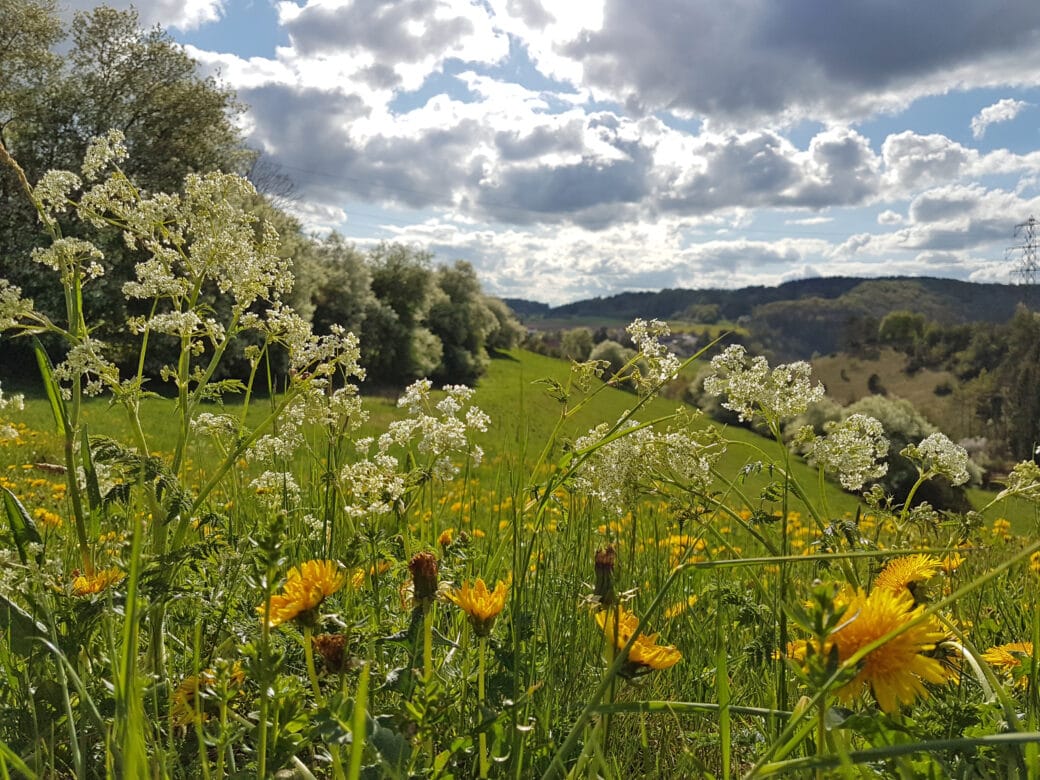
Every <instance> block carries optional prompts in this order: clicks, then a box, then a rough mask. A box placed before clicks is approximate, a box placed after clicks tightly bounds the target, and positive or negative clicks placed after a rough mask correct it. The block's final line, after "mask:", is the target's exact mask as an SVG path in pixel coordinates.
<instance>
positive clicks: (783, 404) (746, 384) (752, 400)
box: [704, 344, 824, 422]
mask: <svg viewBox="0 0 1040 780" xmlns="http://www.w3.org/2000/svg"><path fill="white" fill-rule="evenodd" d="M711 371H712V373H711V374H710V375H709V376H708V377H707V378H706V379H705V380H704V389H705V391H706V392H708V393H711V394H713V395H718V396H725V397H726V400H725V401H723V402H722V405H723V406H724V407H726V408H727V409H730V410H732V411H734V412H736V413H737V414H738V415H739V417H740V419H741V420H750V419H752V418H753V417H754V416H755V415H756V414H761V415H762V416H763V417H765V418H766V419H767V420H772V421H774V422H775V421H779V420H781V419H783V418H786V417H793V416H795V415H798V414H801V413H802V412H804V411H805V410H806V409H807V408H808V407H809V405H810V404H813V403H816V402H817V401H819V400H820V399H822V398H823V393H824V389H823V385H821V384H819V383H817V384H815V385H813V384H812V381H811V379H810V374H811V372H812V367H811V366H810V365H809V364H808V363H806V362H804V361H798V362H795V363H788V364H785V365H779V366H777V367H776V368H774V369H772V370H770V369H769V363H768V361H766V359H765V358H764V357H761V356H756V357H753V358H751V357H749V356H748V354H747V350H745V349H744V347H742V346H740V345H739V344H734V345H732V346H730V347H727V348H726V350H725V351H724V352H723V353H722V354H721V355H717V356H716V357H714V358H712V361H711Z"/></svg>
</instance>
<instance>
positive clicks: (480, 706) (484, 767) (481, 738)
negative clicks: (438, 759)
mask: <svg viewBox="0 0 1040 780" xmlns="http://www.w3.org/2000/svg"><path fill="white" fill-rule="evenodd" d="M478 647H479V650H478V659H479V660H478V663H479V666H478V667H477V716H478V717H479V719H480V725H481V726H483V721H484V700H485V696H486V692H485V690H484V674H485V664H486V661H485V656H486V655H487V637H486V636H482V637H480V640H479V643H478ZM477 740H478V742H479V744H480V776H481V778H486V777H487V776H488V764H489V762H488V752H487V733H486V732H485V731H484V729H483V728H481V730H480V734H479V735H478V737H477Z"/></svg>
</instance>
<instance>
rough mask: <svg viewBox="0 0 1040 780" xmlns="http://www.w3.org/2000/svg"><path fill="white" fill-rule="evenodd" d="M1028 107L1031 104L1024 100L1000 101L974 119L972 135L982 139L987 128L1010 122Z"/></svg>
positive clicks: (987, 107) (983, 110) (972, 121)
mask: <svg viewBox="0 0 1040 780" xmlns="http://www.w3.org/2000/svg"><path fill="white" fill-rule="evenodd" d="M1028 105H1029V103H1027V102H1026V101H1024V100H1012V99H1011V98H1005V99H1004V100H998V101H997V102H996V103H994V104H993V105H991V106H986V107H985V108H984V109H982V110H981V111H980V112H979V113H978V114H976V115H975V116H974V117H972V120H971V134H972V135H973V136H975V137H976V138H982V136H984V135H985V134H986V128H987V127H989V126H990V125H995V124H997V123H999V122H1010V121H1011V120H1012V119H1014V118H1015V117H1016V116H1018V114H1019V112H1020V111H1021V110H1022V109H1023V108H1026V107H1027V106H1028Z"/></svg>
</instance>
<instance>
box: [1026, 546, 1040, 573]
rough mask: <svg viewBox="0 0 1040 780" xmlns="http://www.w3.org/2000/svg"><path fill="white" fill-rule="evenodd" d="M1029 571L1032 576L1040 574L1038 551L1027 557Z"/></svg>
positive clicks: (1039, 551)
mask: <svg viewBox="0 0 1040 780" xmlns="http://www.w3.org/2000/svg"><path fill="white" fill-rule="evenodd" d="M1029 570H1030V571H1031V572H1033V574H1040V550H1038V551H1037V552H1035V553H1033V554H1032V555H1030V556H1029Z"/></svg>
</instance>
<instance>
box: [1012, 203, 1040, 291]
mask: <svg viewBox="0 0 1040 780" xmlns="http://www.w3.org/2000/svg"><path fill="white" fill-rule="evenodd" d="M1038 226H1040V222H1038V221H1037V220H1036V218H1035V217H1030V218H1029V219H1027V220H1026V221H1025V222H1020V223H1019V224H1017V225H1015V240H1016V241H1018V242H1019V243H1017V244H1015V245H1014V246H1009V247H1008V248H1007V249H1005V250H1004V259H1005V260H1009V261H1012V262H1014V264H1015V265H1014V267H1013V268H1012V269H1011V279H1012V281H1015V280H1018V283H1019V284H1028V285H1031V286H1034V285H1036V282H1037V276H1040V260H1038V257H1037V255H1038V252H1037V238H1036V234H1037V228H1038Z"/></svg>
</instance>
